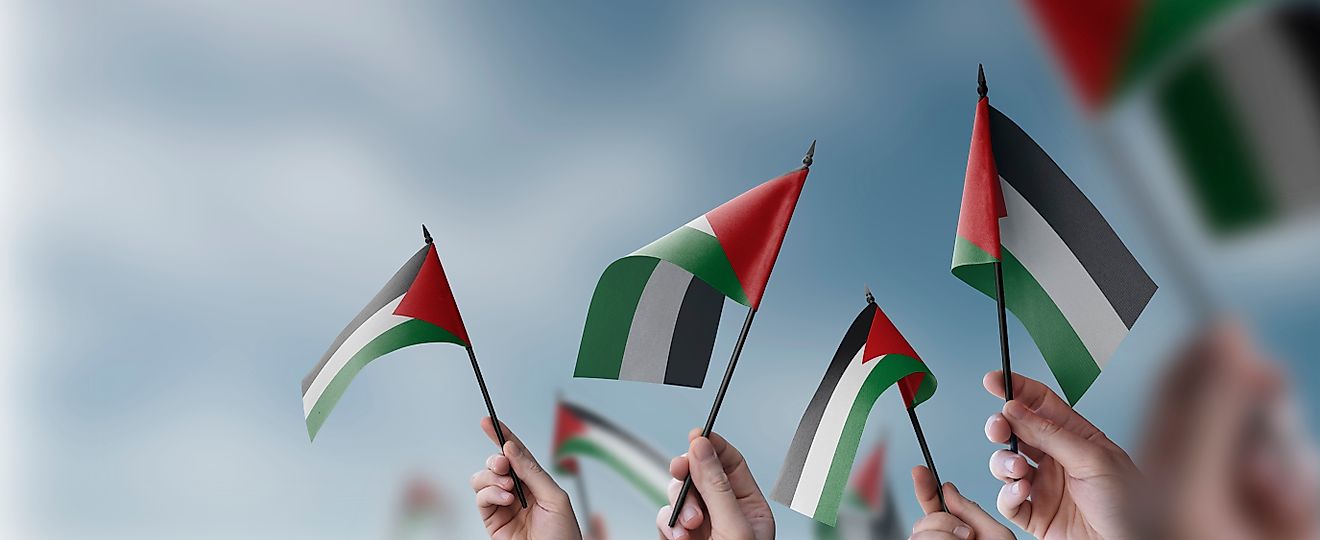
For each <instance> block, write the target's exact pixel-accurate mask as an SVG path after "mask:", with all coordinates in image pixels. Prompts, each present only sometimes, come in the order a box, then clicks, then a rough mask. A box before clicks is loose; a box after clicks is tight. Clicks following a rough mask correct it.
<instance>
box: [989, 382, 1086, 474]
mask: <svg viewBox="0 0 1320 540" xmlns="http://www.w3.org/2000/svg"><path fill="white" fill-rule="evenodd" d="M1003 411H1004V418H1006V419H1007V420H1008V424H1009V426H1011V427H1012V428H1013V434H1014V435H1017V436H1018V438H1019V439H1021V440H1022V442H1025V443H1027V444H1029V445H1031V446H1034V447H1036V448H1039V449H1040V450H1041V451H1042V452H1045V453H1046V454H1049V455H1050V457H1052V458H1054V460H1055V461H1057V462H1059V464H1060V465H1062V466H1063V468H1064V469H1066V470H1067V471H1068V473H1069V475H1071V476H1074V477H1084V476H1087V475H1088V474H1090V473H1101V472H1104V467H1105V463H1106V456H1105V449H1104V448H1103V447H1102V446H1101V445H1099V444H1097V443H1096V442H1095V441H1092V440H1089V439H1087V438H1085V437H1082V436H1081V435H1078V434H1076V433H1073V432H1071V431H1068V430H1067V429H1064V427H1063V426H1061V425H1059V424H1057V423H1055V422H1052V421H1050V420H1049V419H1046V418H1045V417H1043V416H1040V415H1038V414H1036V413H1035V411H1032V410H1031V409H1028V408H1027V407H1026V406H1024V405H1023V404H1021V403H1019V402H1018V401H1017V400H1013V401H1009V402H1007V403H1004V409H1003Z"/></svg>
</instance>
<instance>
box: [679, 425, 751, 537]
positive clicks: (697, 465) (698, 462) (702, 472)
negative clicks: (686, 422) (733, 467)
mask: <svg viewBox="0 0 1320 540" xmlns="http://www.w3.org/2000/svg"><path fill="white" fill-rule="evenodd" d="M688 463H689V465H690V466H691V468H692V485H693V487H695V488H696V489H697V493H698V494H699V495H700V496H701V500H702V502H704V503H705V504H706V511H707V512H709V513H710V523H711V527H712V528H718V529H720V530H722V531H728V536H729V537H732V538H741V537H748V536H751V526H750V524H748V523H747V518H746V517H744V516H743V514H742V511H741V510H740V509H739V508H738V499H737V497H736V496H735V495H734V493H733V485H732V484H731V483H730V482H729V476H728V475H727V474H725V472H724V467H723V465H722V464H721V463H720V457H719V455H718V454H716V453H715V447H714V446H713V445H711V443H710V439H707V438H705V437H697V438H696V439H693V440H692V444H691V446H689V447H688Z"/></svg>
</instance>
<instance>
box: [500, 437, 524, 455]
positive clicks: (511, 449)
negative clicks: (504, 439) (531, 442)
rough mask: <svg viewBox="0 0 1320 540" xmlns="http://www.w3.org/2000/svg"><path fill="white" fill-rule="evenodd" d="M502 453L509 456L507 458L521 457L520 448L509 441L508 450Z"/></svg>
mask: <svg viewBox="0 0 1320 540" xmlns="http://www.w3.org/2000/svg"><path fill="white" fill-rule="evenodd" d="M504 453H506V454H509V457H520V456H522V447H521V446H518V445H517V444H515V443H514V442H513V441H509V443H508V449H506V450H505V451H504Z"/></svg>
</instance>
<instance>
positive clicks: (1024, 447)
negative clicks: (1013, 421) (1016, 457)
mask: <svg viewBox="0 0 1320 540" xmlns="http://www.w3.org/2000/svg"><path fill="white" fill-rule="evenodd" d="M1012 435H1013V427H1012V426H1011V425H1009V423H1008V419H1006V418H1004V415H1003V413H995V414H992V415H990V418H989V419H988V420H986V421H985V438H986V439H987V440H989V441H990V442H992V443H996V444H1008V439H1009V438H1010V437H1012ZM1018 453H1019V454H1022V455H1024V456H1027V457H1029V458H1031V460H1032V461H1035V462H1036V463H1040V460H1042V459H1044V458H1045V453H1044V452H1041V451H1040V449H1038V448H1036V447H1034V446H1031V445H1029V444H1026V443H1023V442H1022V441H1018Z"/></svg>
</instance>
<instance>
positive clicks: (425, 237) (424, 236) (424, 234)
mask: <svg viewBox="0 0 1320 540" xmlns="http://www.w3.org/2000/svg"><path fill="white" fill-rule="evenodd" d="M422 239H423V240H426V245H428V246H429V245H431V243H432V242H433V240H431V231H428V230H426V224H425V223H423V224H422Z"/></svg>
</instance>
